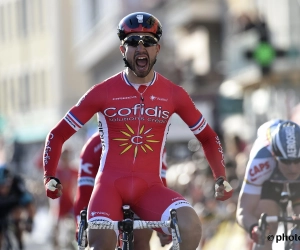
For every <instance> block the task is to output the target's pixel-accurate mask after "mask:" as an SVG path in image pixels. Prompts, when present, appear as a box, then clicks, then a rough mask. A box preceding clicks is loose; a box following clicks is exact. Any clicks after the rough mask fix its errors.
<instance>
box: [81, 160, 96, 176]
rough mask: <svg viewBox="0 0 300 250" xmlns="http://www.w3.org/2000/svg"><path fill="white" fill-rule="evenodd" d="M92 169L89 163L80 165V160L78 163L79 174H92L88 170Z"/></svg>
mask: <svg viewBox="0 0 300 250" xmlns="http://www.w3.org/2000/svg"><path fill="white" fill-rule="evenodd" d="M91 167H93V164H91V163H88V162H86V163H84V164H83V163H82V159H81V161H80V173H82V172H85V173H87V174H92V171H91V170H90V168H91Z"/></svg>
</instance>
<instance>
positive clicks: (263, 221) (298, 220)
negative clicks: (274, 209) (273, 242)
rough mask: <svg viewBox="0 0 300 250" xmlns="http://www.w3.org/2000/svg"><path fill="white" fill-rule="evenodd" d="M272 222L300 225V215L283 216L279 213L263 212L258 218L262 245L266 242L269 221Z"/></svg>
mask: <svg viewBox="0 0 300 250" xmlns="http://www.w3.org/2000/svg"><path fill="white" fill-rule="evenodd" d="M272 222H287V223H292V224H295V225H300V217H290V216H288V217H283V216H277V215H269V216H268V215H267V214H266V213H262V214H261V216H260V219H259V220H258V228H259V230H261V232H262V234H261V245H264V244H265V234H266V228H267V225H268V223H272Z"/></svg>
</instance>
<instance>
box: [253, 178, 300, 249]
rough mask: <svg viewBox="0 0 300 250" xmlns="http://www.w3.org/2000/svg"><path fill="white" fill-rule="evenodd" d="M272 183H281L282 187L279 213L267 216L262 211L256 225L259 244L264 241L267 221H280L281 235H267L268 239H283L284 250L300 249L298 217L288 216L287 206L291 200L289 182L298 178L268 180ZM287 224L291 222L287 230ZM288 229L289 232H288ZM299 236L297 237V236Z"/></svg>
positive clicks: (299, 223) (293, 181)
mask: <svg viewBox="0 0 300 250" xmlns="http://www.w3.org/2000/svg"><path fill="white" fill-rule="evenodd" d="M270 182H272V183H277V184H283V186H284V188H283V191H282V192H281V196H280V201H279V205H280V208H281V210H280V215H279V216H268V215H267V214H266V213H262V214H261V216H260V219H259V221H258V227H259V229H260V230H261V232H262V234H261V239H260V241H261V244H260V245H264V243H265V238H266V236H265V234H266V229H267V225H268V223H272V222H274V223H277V222H278V223H279V222H282V223H283V226H284V233H283V234H282V236H281V235H276V236H273V235H268V236H267V238H268V240H270V241H271V240H273V239H274V238H275V239H276V242H278V241H281V240H284V249H285V250H300V234H299V235H298V234H297V232H298V233H299V232H300V217H292V216H288V211H287V206H288V203H289V201H290V200H291V193H290V187H289V184H293V183H300V181H299V180H270ZM288 224H292V225H293V226H292V228H291V229H290V230H288ZM289 231H290V232H289ZM298 236H299V237H298Z"/></svg>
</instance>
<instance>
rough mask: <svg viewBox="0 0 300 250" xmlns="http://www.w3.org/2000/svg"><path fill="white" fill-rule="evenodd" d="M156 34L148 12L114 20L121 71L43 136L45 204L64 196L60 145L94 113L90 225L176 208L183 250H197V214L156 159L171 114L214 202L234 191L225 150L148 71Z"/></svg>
mask: <svg viewBox="0 0 300 250" xmlns="http://www.w3.org/2000/svg"><path fill="white" fill-rule="evenodd" d="M161 35H162V26H161V24H160V22H159V20H158V19H157V18H156V17H154V16H153V15H151V14H149V13H145V12H136V13H132V14H129V15H128V16H126V17H124V18H123V19H122V20H121V21H120V23H119V26H118V36H119V39H120V41H121V45H120V51H121V54H122V55H123V60H124V62H125V65H126V69H125V70H124V71H122V72H120V73H118V74H116V75H114V76H112V77H110V78H108V79H107V80H105V81H103V82H102V83H99V84H96V85H94V86H93V87H92V88H91V89H90V90H88V91H87V92H86V93H85V94H84V95H83V97H82V98H81V99H80V100H79V102H78V103H77V104H76V105H75V106H73V107H72V108H71V109H70V110H69V111H68V112H67V114H66V115H65V116H64V118H63V119H62V120H61V121H60V122H59V123H58V124H57V125H56V126H55V127H54V128H53V129H52V130H51V131H50V132H49V134H48V136H47V139H46V144H45V150H44V183H45V187H46V193H47V196H48V197H50V198H52V199H55V198H57V197H59V196H60V195H61V194H62V184H61V183H60V181H59V180H58V179H57V178H56V166H57V163H58V160H59V156H60V152H61V148H62V145H63V144H64V142H65V141H66V140H68V138H70V137H71V136H72V135H73V134H74V133H76V132H77V131H78V130H79V129H80V128H81V127H82V126H83V125H84V124H85V123H86V122H87V121H89V120H90V119H91V118H92V116H93V115H94V114H95V113H97V114H98V125H99V131H100V137H101V141H102V147H103V148H102V156H101V162H100V167H99V172H98V173H97V176H96V180H95V186H94V189H93V192H92V195H91V199H90V201H89V205H88V213H87V214H88V220H89V221H97V220H121V219H122V217H123V215H122V210H121V206H122V205H123V204H128V205H130V207H131V208H132V210H133V211H134V212H135V213H136V214H137V215H138V216H139V217H140V218H141V219H143V220H152V221H155V220H167V219H168V217H169V210H170V209H171V208H174V209H177V215H178V221H179V229H180V232H181V236H182V243H181V247H182V249H184V250H195V249H196V248H197V246H198V244H199V242H200V238H201V223H200V220H199V218H198V215H197V213H196V212H195V210H194V209H193V208H192V206H191V205H190V204H189V203H188V202H187V201H186V200H185V199H184V198H183V196H182V195H180V194H178V193H177V192H175V191H173V190H171V189H168V188H166V187H165V186H164V185H163V183H162V181H161V178H160V169H161V167H162V157H161V155H162V152H163V150H164V147H165V142H166V139H167V134H168V129H169V126H170V117H171V116H172V114H174V113H177V114H178V115H179V116H180V117H181V118H182V119H183V121H184V122H185V123H186V124H187V125H188V126H189V127H190V129H191V131H192V132H193V133H194V134H195V136H196V138H197V139H198V140H199V141H200V142H201V144H202V146H203V149H204V152H205V155H206V158H207V160H208V162H209V164H210V166H211V169H212V171H213V175H214V178H215V180H216V182H217V185H216V193H215V195H216V198H217V199H219V200H225V199H228V198H229V197H230V196H231V195H232V188H231V186H230V185H229V183H228V182H227V181H226V180H225V179H226V173H225V172H226V171H225V164H224V155H223V149H222V145H221V143H220V140H219V138H218V136H217V134H216V133H215V131H214V130H213V129H212V128H211V127H210V126H209V125H208V124H207V121H206V120H205V118H204V117H203V115H202V114H201V112H200V111H199V110H198V109H197V108H196V106H195V104H194V103H193V101H192V100H191V98H190V96H189V95H188V94H187V92H186V91H185V90H184V89H183V88H182V87H180V86H178V85H176V84H174V83H172V82H171V81H169V80H168V79H166V78H164V77H163V76H162V75H160V74H159V73H157V72H156V71H154V69H153V66H154V64H155V62H156V58H157V55H158V54H159V51H160V45H159V40H160V37H161ZM223 180H225V181H224V182H223ZM221 183H223V184H221ZM108 201H109V202H108ZM163 230H164V232H165V233H169V232H168V230H167V229H163ZM88 242H89V245H90V247H92V248H95V249H111V250H112V249H114V247H115V245H116V234H115V232H113V231H111V230H89V231H88Z"/></svg>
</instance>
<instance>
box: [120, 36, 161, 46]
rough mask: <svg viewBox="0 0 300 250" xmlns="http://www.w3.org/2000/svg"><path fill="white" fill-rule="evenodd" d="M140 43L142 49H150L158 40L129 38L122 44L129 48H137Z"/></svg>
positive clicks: (147, 37) (139, 37)
mask: <svg viewBox="0 0 300 250" xmlns="http://www.w3.org/2000/svg"><path fill="white" fill-rule="evenodd" d="M140 42H142V44H143V45H144V47H151V46H154V45H156V44H157V42H158V40H157V39H156V38H155V37H153V36H129V37H126V38H125V39H124V42H123V44H127V45H128V46H131V47H137V46H138V45H139V43H140Z"/></svg>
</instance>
